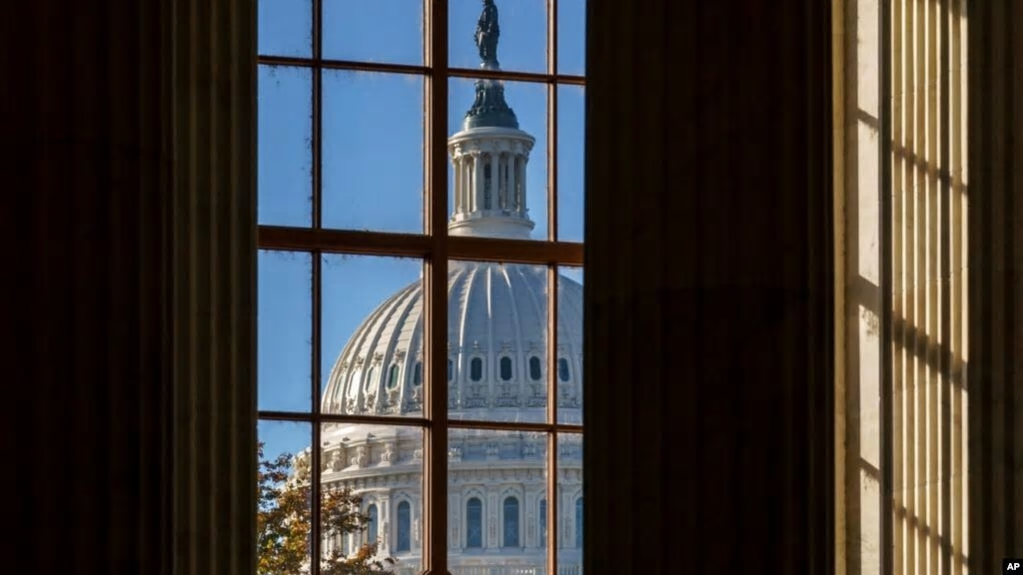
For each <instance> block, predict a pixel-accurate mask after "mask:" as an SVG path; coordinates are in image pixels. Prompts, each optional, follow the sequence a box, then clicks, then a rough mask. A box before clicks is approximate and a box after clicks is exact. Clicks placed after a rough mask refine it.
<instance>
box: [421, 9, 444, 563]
mask: <svg viewBox="0 0 1023 575" xmlns="http://www.w3.org/2000/svg"><path fill="white" fill-rule="evenodd" d="M447 8H448V6H447V1H446V0H429V1H428V2H426V3H425V10H426V11H427V13H426V15H425V16H426V18H425V21H426V22H427V26H426V33H427V41H426V46H425V47H424V48H425V52H426V63H427V65H428V66H429V68H430V70H431V73H430V75H429V76H428V81H427V83H426V84H427V86H428V93H427V98H426V101H427V104H426V109H425V110H424V112H425V115H426V122H425V123H426V126H427V133H428V136H427V138H428V145H427V146H426V150H427V152H426V154H427V158H426V159H427V161H426V166H427V170H426V173H427V176H426V177H427V182H426V192H427V193H426V196H427V206H426V214H427V222H426V224H427V225H426V230H427V233H428V234H430V237H431V239H432V243H431V254H430V257H429V258H428V260H427V264H428V265H427V270H426V277H425V281H426V286H425V289H426V290H427V291H426V293H427V294H428V297H426V298H425V303H426V309H425V312H426V313H425V315H426V322H425V326H424V328H425V329H427V330H428V332H427V334H428V337H426V338H425V340H426V342H425V343H426V347H427V354H428V355H427V357H429V359H430V369H429V377H428V379H427V397H426V399H427V408H428V409H429V414H428V418H429V420H430V424H429V426H428V427H427V429H426V434H425V435H426V443H427V445H426V452H427V457H426V458H425V461H424V467H425V469H424V474H423V493H424V494H425V496H424V498H423V505H424V515H425V517H424V527H425V529H424V530H423V531H424V535H425V543H426V544H425V545H424V546H423V565H424V567H425V569H426V572H427V573H432V574H434V575H445V574H446V573H447V571H448V568H447V564H448V560H447V559H448V558H447V536H448V523H447V518H448V493H447V484H448V481H447V477H448V454H447V452H448V449H447V443H448V429H447V417H448V384H447V326H448V322H447V315H448V309H447V308H448V301H447V296H448V282H447V276H448V262H447V258H448V244H447V238H448V235H447V214H448V205H447V124H448V121H447V120H448V109H447V108H448V74H447V67H448V13H447Z"/></svg>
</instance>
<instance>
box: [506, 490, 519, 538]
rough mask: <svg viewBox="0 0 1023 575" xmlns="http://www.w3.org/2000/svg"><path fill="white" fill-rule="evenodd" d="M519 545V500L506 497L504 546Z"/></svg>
mask: <svg viewBox="0 0 1023 575" xmlns="http://www.w3.org/2000/svg"><path fill="white" fill-rule="evenodd" d="M518 546H519V500H518V499H517V498H515V497H508V498H506V499H505V500H504V547H518Z"/></svg>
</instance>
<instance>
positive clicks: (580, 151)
mask: <svg viewBox="0 0 1023 575" xmlns="http://www.w3.org/2000/svg"><path fill="white" fill-rule="evenodd" d="M585 121H586V92H585V90H584V89H583V87H582V86H564V85H563V86H558V156H557V160H558V239H560V240H562V241H569V242H581V241H583V229H584V222H583V207H584V190H585V189H586V188H585V186H584V183H585V181H584V180H585V179H584V170H583V165H584V164H583V160H584V158H585V157H586V129H585V126H586V123H585Z"/></svg>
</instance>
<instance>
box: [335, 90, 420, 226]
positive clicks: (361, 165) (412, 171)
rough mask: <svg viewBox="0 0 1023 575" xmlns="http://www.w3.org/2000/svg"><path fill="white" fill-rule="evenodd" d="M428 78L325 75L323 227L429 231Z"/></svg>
mask: <svg viewBox="0 0 1023 575" xmlns="http://www.w3.org/2000/svg"><path fill="white" fill-rule="evenodd" d="M423 141H424V140H423V79H422V77H421V76H414V75H408V74H385V73H376V72H353V71H349V70H326V71H324V72H323V225H324V227H327V228H344V229H369V230H376V231H390V232H412V233H420V232H422V231H423Z"/></svg>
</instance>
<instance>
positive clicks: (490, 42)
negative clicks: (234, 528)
mask: <svg viewBox="0 0 1023 575" xmlns="http://www.w3.org/2000/svg"><path fill="white" fill-rule="evenodd" d="M484 5H485V7H484V13H483V15H482V16H481V17H480V25H479V27H478V28H477V45H478V46H479V47H480V53H481V60H482V64H481V67H483V68H487V69H498V68H499V65H498V62H497V57H496V45H497V35H498V33H499V32H498V30H497V14H496V8H495V7H494V6H493V5H492V4H491V3H490V2H484ZM533 144H534V138H533V136H531V135H530V134H528V133H526V132H523V131H521V130H519V128H518V120H517V118H516V116H515V113H514V111H513V110H512V109H511V108H510V107H509V106H508V104H507V102H506V101H505V97H504V87H503V85H502V83H501V82H499V81H494V80H478V81H477V82H476V99H475V102H474V103H473V105H472V107H471V108H470V110H469V111H468V112H467V113H466V116H465V120H464V122H463V129H462V130H461V131H460V132H458V133H457V134H454V135H453V136H451V137H450V139H449V141H448V150H449V153H450V157H451V162H452V167H453V174H454V175H453V181H454V186H453V187H454V189H453V197H454V210H453V213H452V215H451V218H450V224H449V230H450V233H451V234H452V235H463V236H465V235H480V236H486V237H496V236H499V237H507V238H528V237H529V235H530V232H531V230H532V229H533V225H534V224H533V222H532V221H531V220H530V218H529V215H528V214H529V213H528V210H527V193H526V192H527V191H526V166H527V163H528V160H529V153H530V151H531V149H532V147H533ZM546 273H547V272H546V269H545V268H543V267H533V266H519V265H502V264H496V263H467V262H451V263H450V270H449V276H448V313H449V315H448V340H449V348H448V368H447V372H448V393H449V409H450V418H451V419H452V420H459V419H471V420H490V421H495V420H496V421H526V422H542V421H544V420H545V417H546V406H547V401H548V398H547V388H546V377H547V374H546V347H547V341H546V331H547V279H546ZM558 292H559V293H558V308H559V309H558V318H557V326H558V327H557V329H558V350H557V352H558V357H557V360H556V365H557V374H556V376H557V390H558V391H557V395H558V410H559V420H560V421H561V422H565V423H581V419H582V413H581V404H582V380H583V378H582V376H583V374H582V351H583V349H582V313H583V311H582V301H583V294H582V286H581V285H580V284H579V283H577V282H575V281H573V280H571V279H568V278H566V277H561V278H560V279H559V282H558ZM422 304H423V291H422V284H421V282H418V281H417V282H415V283H413V284H412V285H409V286H408V287H406V288H404V289H402V290H400V291H399V292H398V293H396V294H394V295H393V296H391V297H390V298H388V299H387V300H386V301H385V302H384V303H383V304H381V305H380V306H379V307H377V308H376V310H374V311H373V312H372V313H370V314H369V316H368V317H367V318H366V319H365V320H364V321H363V322H362V324H361V325H360V326H359V327H358V329H357V330H356V331H355V333H354V334H352V336H351V339H350V340H349V341H348V343H347V345H346V346H345V347H344V350H343V352H342V353H341V355H340V356H339V357H338V359H337V361H336V363H335V365H334V368H333V370H332V371H331V374H330V377H329V380H328V383H327V386H326V389H325V390H324V393H323V398H322V409H323V411H324V412H325V413H337V414H354V415H388V416H402V415H409V416H422V410H423V385H422V384H423V380H424V372H423V365H424V363H423V341H422V337H423V305H422ZM559 437H560V438H561V439H560V441H559V445H558V462H559V464H558V470H557V492H558V493H557V505H558V509H559V511H558V513H559V521H558V524H559V526H558V528H559V572H561V573H564V574H576V573H579V572H580V571H581V568H580V563H581V543H582V531H581V525H582V523H581V519H582V476H581V473H582V468H581V465H582V445H581V442H580V441H579V440H578V438H577V437H576V438H572V437H571V436H559ZM322 441H323V451H322V460H321V461H322V466H323V475H322V481H323V485H324V487H325V488H329V487H330V486H334V485H338V484H341V485H348V486H351V487H353V488H354V490H355V491H356V492H357V493H358V494H360V495H361V497H362V499H363V506H364V509H365V511H366V512H367V513H368V514H369V515H370V517H371V518H372V519H371V524H370V527H369V529H368V531H367V532H366V533H363V534H351V535H347V536H345V537H344V538H343V540H333V541H325V542H324V546H325V548H326V550H327V551H330V550H331V549H333V548H334V547H335V546H340V547H341V548H342V550H344V551H349V550H352V549H354V548H356V547H357V546H358V545H360V544H361V543H363V542H365V541H366V539H367V538H368V539H370V540H379V542H380V545H381V555H382V556H388V555H389V556H393V557H395V558H397V559H398V560H399V563H398V564H397V566H396V571H397V572H398V573H402V574H404V573H415V572H417V571H418V570H419V569H420V566H421V560H420V558H421V553H422V546H423V544H424V540H423V535H422V529H421V525H422V518H421V517H420V514H421V511H422V508H423V506H422V493H421V487H422V474H421V471H422V464H423V461H422V458H423V451H422V447H423V444H422V435H421V432H420V431H419V429H418V428H416V427H408V428H400V427H395V426H389V425H366V424H352V425H337V426H334V427H331V428H325V429H324V431H323V435H322ZM546 449H547V447H546V436H545V435H544V434H541V433H523V432H506V431H480V430H452V431H451V433H450V436H449V454H448V455H449V459H448V461H449V469H450V472H449V484H448V489H449V491H448V493H449V495H448V505H449V507H448V526H449V533H448V541H449V562H450V570H451V573H452V574H453V575H484V574H485V575H505V574H507V575H511V574H521V575H529V574H541V573H545V572H546V568H545V564H546V548H547V539H548V537H547V530H546V515H547V510H548V509H550V505H551V504H550V502H548V501H547V496H546V477H547V474H546V471H545V468H546V465H545V463H546V462H545V459H546Z"/></svg>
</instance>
